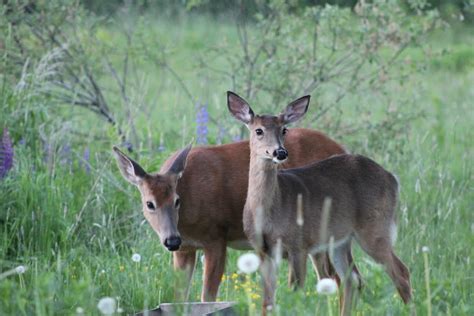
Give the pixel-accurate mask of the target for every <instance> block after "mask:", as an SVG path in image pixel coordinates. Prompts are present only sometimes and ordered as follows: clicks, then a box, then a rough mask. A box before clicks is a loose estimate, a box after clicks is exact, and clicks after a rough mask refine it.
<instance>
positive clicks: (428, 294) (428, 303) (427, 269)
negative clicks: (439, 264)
mask: <svg viewBox="0 0 474 316" xmlns="http://www.w3.org/2000/svg"><path fill="white" fill-rule="evenodd" d="M423 260H424V262H425V285H426V307H427V309H428V312H427V315H428V316H431V315H432V313H431V289H430V266H429V262H428V252H427V251H425V252H423Z"/></svg>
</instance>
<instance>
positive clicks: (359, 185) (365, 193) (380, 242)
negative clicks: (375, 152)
mask: <svg viewBox="0 0 474 316" xmlns="http://www.w3.org/2000/svg"><path fill="white" fill-rule="evenodd" d="M309 99H310V98H309V96H306V97H303V98H300V99H298V100H296V101H293V102H292V103H290V104H289V105H288V107H287V108H286V110H285V111H284V112H283V113H282V114H280V115H278V116H271V115H254V112H253V111H252V109H251V108H250V106H249V105H248V104H247V102H246V101H245V100H243V99H242V98H240V97H239V96H237V95H236V94H234V93H232V92H228V106H229V110H230V112H231V113H232V114H233V116H234V117H236V118H237V119H238V120H240V121H242V122H243V123H245V124H246V125H247V127H248V128H249V130H250V167H249V179H248V181H249V182H248V193H247V199H246V203H245V207H244V214H243V223H244V231H245V233H246V235H247V237H248V238H249V240H250V241H251V243H252V245H253V246H254V248H255V249H256V250H258V251H259V252H260V253H261V256H262V266H261V271H262V277H263V280H264V284H263V285H264V299H263V304H264V309H263V311H264V312H265V311H266V309H267V308H269V307H272V306H273V304H274V293H275V287H276V276H275V268H276V267H275V264H274V263H273V261H274V259H273V258H272V256H274V251H275V247H276V245H277V241H278V240H279V239H281V240H282V247H283V251H284V252H287V253H288V260H289V265H290V266H291V267H292V268H293V269H294V273H295V278H296V280H297V283H298V284H299V285H300V286H303V284H304V279H305V267H306V265H305V264H303V263H302V262H300V261H301V260H305V258H306V257H307V255H308V254H313V253H314V251H315V249H318V247H321V246H323V245H327V244H329V242H330V240H333V241H334V242H333V244H334V245H335V246H334V248H333V249H330V251H329V253H330V254H331V253H332V255H331V256H330V259H331V262H332V264H333V265H334V267H335V270H336V272H337V274H338V275H339V277H340V278H341V280H343V281H344V294H343V296H342V303H341V314H343V315H350V313H351V303H352V297H353V286H354V284H353V283H354V282H358V281H359V280H358V276H357V275H354V273H351V271H352V269H351V265H352V263H351V259H352V257H351V254H350V253H351V241H352V240H353V239H355V240H356V241H357V242H358V243H359V244H360V246H361V247H362V249H363V250H364V251H365V252H366V253H367V254H369V256H371V257H372V258H373V259H374V260H375V261H376V262H378V263H381V264H383V265H384V267H385V268H386V271H387V273H388V274H389V276H390V277H391V279H392V281H393V282H394V284H395V286H396V288H397V290H398V292H399V293H400V296H401V297H402V299H403V301H404V302H405V303H407V302H408V301H410V299H411V287H410V280H409V271H408V269H407V268H406V266H405V265H404V264H403V263H402V262H401V260H400V259H399V258H398V257H397V256H396V255H395V253H394V250H393V242H394V240H393V239H394V232H395V228H396V225H395V210H396V205H397V199H398V182H397V180H396V178H395V177H394V176H393V175H392V174H391V173H390V172H388V171H386V170H385V169H383V168H382V167H381V166H380V165H378V164H377V163H376V162H374V161H373V160H371V159H369V158H366V157H363V156H360V155H349V154H342V155H337V156H334V157H330V158H328V159H325V160H322V161H319V162H316V163H312V164H310V165H308V166H304V167H300V168H295V169H287V170H279V168H278V165H279V164H280V163H283V162H285V161H286V159H287V158H288V156H289V157H291V155H292V153H293V151H292V149H291V147H288V151H287V150H286V148H285V147H284V146H285V145H284V143H285V142H286V141H285V138H286V135H287V134H288V133H287V129H286V125H287V124H289V123H293V122H296V121H297V120H299V119H300V118H301V117H303V116H304V114H305V113H306V111H307V108H308V105H309ZM298 195H301V196H302V210H303V214H302V215H303V218H302V219H303V225H302V226H300V225H297V202H296V201H297V197H298ZM325 199H330V201H331V203H330V205H331V207H330V210H329V213H328V214H329V217H328V221H327V223H323V222H322V217H323V204H324V201H325ZM259 212H261V213H260V214H259ZM323 226H325V227H323ZM321 229H326V230H327V234H326V236H321V234H320V231H321ZM259 234H261V236H259ZM331 250H332V251H331ZM354 279H355V280H354Z"/></svg>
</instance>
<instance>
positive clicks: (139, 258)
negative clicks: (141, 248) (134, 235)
mask: <svg viewBox="0 0 474 316" xmlns="http://www.w3.org/2000/svg"><path fill="white" fill-rule="evenodd" d="M141 260H142V256H140V254H138V253H134V254H133V255H132V261H133V262H140V261H141Z"/></svg>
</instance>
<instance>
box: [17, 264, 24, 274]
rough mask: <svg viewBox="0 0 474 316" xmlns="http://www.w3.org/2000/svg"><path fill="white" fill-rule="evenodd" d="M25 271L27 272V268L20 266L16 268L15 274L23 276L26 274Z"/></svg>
mask: <svg viewBox="0 0 474 316" xmlns="http://www.w3.org/2000/svg"><path fill="white" fill-rule="evenodd" d="M25 271H26V268H25V266H18V267H16V268H15V272H16V273H18V274H23V273H25Z"/></svg>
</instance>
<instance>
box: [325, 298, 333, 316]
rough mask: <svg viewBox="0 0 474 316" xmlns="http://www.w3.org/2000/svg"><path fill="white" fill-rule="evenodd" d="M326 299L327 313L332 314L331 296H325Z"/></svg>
mask: <svg viewBox="0 0 474 316" xmlns="http://www.w3.org/2000/svg"><path fill="white" fill-rule="evenodd" d="M326 299H327V302H328V315H329V316H333V315H332V309H331V298H330V297H329V296H328V297H326Z"/></svg>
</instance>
